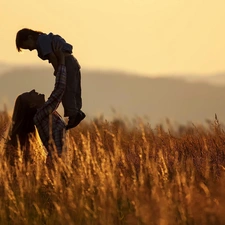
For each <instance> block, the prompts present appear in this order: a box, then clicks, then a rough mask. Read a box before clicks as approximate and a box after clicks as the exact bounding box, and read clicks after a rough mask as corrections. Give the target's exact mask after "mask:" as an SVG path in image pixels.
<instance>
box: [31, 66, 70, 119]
mask: <svg viewBox="0 0 225 225" xmlns="http://www.w3.org/2000/svg"><path fill="white" fill-rule="evenodd" d="M65 89H66V66H65V65H63V64H61V65H59V67H58V71H57V74H56V81H55V87H54V90H53V91H52V93H51V95H50V97H49V98H48V100H47V101H46V102H45V104H44V105H43V106H42V107H41V108H40V109H38V111H37V113H36V115H35V117H34V121H35V123H37V122H41V121H42V120H43V119H44V118H45V117H46V116H47V117H48V116H49V115H50V114H51V113H52V112H54V111H55V110H56V109H57V108H58V106H59V104H60V102H61V101H62V97H63V94H64V92H65Z"/></svg>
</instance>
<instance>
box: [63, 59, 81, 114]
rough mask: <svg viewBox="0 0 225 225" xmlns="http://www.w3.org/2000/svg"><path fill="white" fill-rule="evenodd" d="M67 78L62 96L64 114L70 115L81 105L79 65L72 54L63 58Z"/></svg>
mask: <svg viewBox="0 0 225 225" xmlns="http://www.w3.org/2000/svg"><path fill="white" fill-rule="evenodd" d="M65 64H66V71H67V78H66V79H67V80H66V90H65V93H64V95H63V98H62V105H63V108H64V116H65V117H67V116H68V117H70V116H74V115H76V113H77V112H78V111H79V110H80V109H81V107H82V98H81V73H80V65H79V63H78V61H77V60H76V58H75V57H74V56H73V55H70V56H66V58H65Z"/></svg>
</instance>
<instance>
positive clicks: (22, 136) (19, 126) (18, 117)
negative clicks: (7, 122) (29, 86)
mask: <svg viewBox="0 0 225 225" xmlns="http://www.w3.org/2000/svg"><path fill="white" fill-rule="evenodd" d="M26 95H27V93H24V94H21V95H19V96H18V97H17V99H16V102H15V106H14V111H13V115H12V125H11V129H10V133H9V140H8V145H9V146H11V147H13V148H14V150H15V151H18V148H20V149H21V150H22V151H23V155H24V158H25V161H27V160H28V158H29V138H30V136H31V135H32V134H34V133H35V126H34V122H33V118H34V115H35V114H36V112H37V109H36V108H30V106H29V103H28V101H27V98H26ZM9 149H12V148H9ZM6 155H7V156H8V158H14V157H16V156H15V155H17V153H15V152H14V153H13V152H11V151H10V150H9V151H8V152H6Z"/></svg>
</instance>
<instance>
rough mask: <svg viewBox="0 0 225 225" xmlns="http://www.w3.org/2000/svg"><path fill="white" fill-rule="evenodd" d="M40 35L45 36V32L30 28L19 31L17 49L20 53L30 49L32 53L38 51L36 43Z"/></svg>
mask: <svg viewBox="0 0 225 225" xmlns="http://www.w3.org/2000/svg"><path fill="white" fill-rule="evenodd" d="M40 34H43V32H41V31H35V30H31V29H28V28H23V29H21V30H19V31H18V32H17V34H16V48H17V50H18V52H20V51H21V49H29V50H30V51H32V50H34V49H36V48H37V45H36V42H37V39H38V36H39V35H40Z"/></svg>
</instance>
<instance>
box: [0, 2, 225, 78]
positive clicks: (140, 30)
mask: <svg viewBox="0 0 225 225" xmlns="http://www.w3.org/2000/svg"><path fill="white" fill-rule="evenodd" d="M224 12H225V1H224V0H213V1H212V0H63V1H62V0H61V1H59V0H20V1H18V0H1V1H0V18H1V23H0V37H1V39H0V49H1V53H0V62H6V63H9V64H28V65H31V64H39V65H42V66H49V64H48V63H47V62H44V61H42V60H40V59H39V58H38V57H37V56H36V52H29V51H25V52H24V53H23V54H19V53H18V52H17V51H16V48H15V35H16V32H17V31H18V30H19V29H21V28H23V27H28V28H32V29H36V30H41V31H43V32H46V33H48V32H50V31H52V32H54V33H58V34H60V35H61V36H63V37H64V38H65V39H66V40H67V41H68V42H69V43H71V44H73V46H74V55H75V56H76V57H77V58H78V60H79V61H80V63H81V65H82V66H83V68H98V69H99V68H100V69H115V70H123V71H131V72H138V73H145V74H153V75H156V74H171V73H176V74H181V73H183V74H184V73H185V74H187V73H195V74H205V73H207V74H209V73H218V72H224V71H225V13H224Z"/></svg>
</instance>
